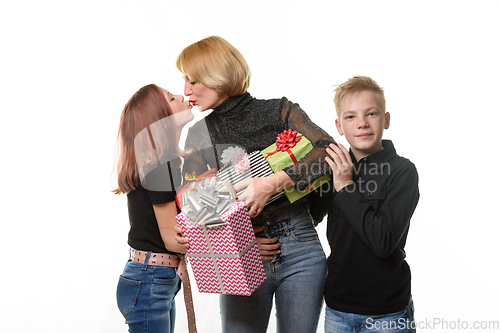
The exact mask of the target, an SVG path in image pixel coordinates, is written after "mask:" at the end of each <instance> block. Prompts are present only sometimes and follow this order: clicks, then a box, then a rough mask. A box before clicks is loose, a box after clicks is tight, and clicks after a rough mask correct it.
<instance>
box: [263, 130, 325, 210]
mask: <svg viewBox="0 0 500 333" xmlns="http://www.w3.org/2000/svg"><path fill="white" fill-rule="evenodd" d="M312 149H313V145H312V143H311V141H309V140H307V138H306V137H305V136H303V135H301V134H300V133H297V132H296V131H292V130H291V129H289V130H285V131H283V133H281V134H280V135H278V137H277V138H276V143H273V144H272V145H270V146H269V147H267V148H266V149H264V150H262V151H261V153H262V155H263V156H264V158H265V159H266V161H267V163H269V165H270V166H271V169H273V171H274V172H275V173H276V172H278V171H280V170H282V169H283V168H286V167H287V166H290V165H293V164H295V163H297V161H298V160H300V159H301V158H302V157H304V156H305V155H306V154H307V153H308V152H310V151H311V150H312ZM328 181H330V176H328V175H323V176H321V177H319V178H318V179H316V180H315V181H314V182H313V183H312V184H310V185H308V186H307V187H306V189H305V190H304V191H302V192H299V191H297V190H295V189H294V188H293V186H290V187H288V188H286V189H285V195H286V197H287V198H288V200H289V201H290V202H291V203H293V202H295V201H297V200H299V199H300V198H302V197H303V196H305V195H307V194H308V193H311V192H312V191H314V190H315V189H317V188H318V187H320V186H321V185H323V184H324V183H327V182H328Z"/></svg>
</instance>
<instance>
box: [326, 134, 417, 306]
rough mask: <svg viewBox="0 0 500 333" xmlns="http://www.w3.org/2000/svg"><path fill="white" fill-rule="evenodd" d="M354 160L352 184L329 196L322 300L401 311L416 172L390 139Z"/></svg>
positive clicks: (405, 291)
mask: <svg viewBox="0 0 500 333" xmlns="http://www.w3.org/2000/svg"><path fill="white" fill-rule="evenodd" d="M382 145H383V147H384V149H383V150H381V151H379V152H377V153H375V154H373V155H371V156H368V157H366V158H363V159H361V160H360V161H359V162H356V159H355V158H354V156H353V154H352V152H351V158H352V160H353V164H354V176H353V181H354V184H352V185H348V186H346V187H344V188H342V189H341V190H340V191H339V192H338V193H336V194H334V196H333V198H331V200H330V203H331V204H330V207H329V211H328V226H327V236H328V242H329V244H330V248H331V254H330V256H329V258H328V278H327V282H326V288H325V301H326V304H327V305H328V307H330V308H332V309H334V310H337V311H342V312H348V313H356V314H361V315H379V314H388V313H393V312H397V311H401V310H403V309H404V308H405V307H406V306H407V305H408V302H409V299H410V294H411V273H410V267H409V266H408V264H407V262H406V261H405V257H406V253H405V250H404V247H405V244H406V237H407V235H408V228H409V226H410V218H411V216H412V215H413V212H414V210H415V207H416V206H417V202H418V199H419V190H418V174H417V170H416V168H415V166H414V165H413V163H411V162H410V161H409V160H407V159H405V158H403V157H400V156H398V155H397V154H396V150H395V149H394V146H393V145H392V142H391V141H388V140H383V141H382Z"/></svg>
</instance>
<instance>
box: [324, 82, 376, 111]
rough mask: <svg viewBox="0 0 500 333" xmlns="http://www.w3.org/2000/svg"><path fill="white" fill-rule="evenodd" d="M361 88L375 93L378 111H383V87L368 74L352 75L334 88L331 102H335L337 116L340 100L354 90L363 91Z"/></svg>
mask: <svg viewBox="0 0 500 333" xmlns="http://www.w3.org/2000/svg"><path fill="white" fill-rule="evenodd" d="M363 90H371V91H373V92H374V93H375V95H377V98H378V101H379V104H380V105H379V106H380V109H381V110H380V111H382V112H384V113H385V95H384V89H383V88H382V87H380V86H379V85H378V83H377V82H375V80H374V79H372V78H371V77H368V76H354V77H353V78H350V79H349V80H347V81H346V82H344V83H342V84H339V85H338V86H337V87H336V88H335V90H334V91H333V92H334V93H335V97H334V98H333V102H334V103H335V110H336V111H337V116H338V117H340V103H341V102H342V100H343V99H344V98H345V97H346V96H347V95H350V94H353V93H355V92H359V91H363Z"/></svg>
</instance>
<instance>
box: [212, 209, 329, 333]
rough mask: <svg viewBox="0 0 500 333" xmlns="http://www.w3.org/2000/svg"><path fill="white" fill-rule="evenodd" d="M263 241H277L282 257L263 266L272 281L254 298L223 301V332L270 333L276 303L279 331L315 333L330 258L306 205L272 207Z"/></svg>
mask: <svg viewBox="0 0 500 333" xmlns="http://www.w3.org/2000/svg"><path fill="white" fill-rule="evenodd" d="M263 214H264V218H265V220H267V221H269V222H272V223H271V224H269V225H268V226H267V227H266V229H265V231H264V232H263V234H265V235H264V237H268V238H274V237H277V238H278V242H279V243H280V244H281V253H280V254H278V255H275V256H273V259H272V260H265V261H264V268H265V270H266V275H267V279H266V281H264V283H263V284H262V285H260V286H259V288H257V289H256V290H255V291H254V292H253V294H252V295H251V296H235V295H221V296H220V311H221V316H222V331H223V332H224V333H235V332H238V333H260V332H262V333H263V332H266V330H267V327H268V324H269V317H270V314H271V309H272V306H273V299H275V305H276V325H277V329H276V332H278V333H291V332H294V333H295V332H308V333H309V332H316V329H317V326H318V321H319V316H320V313H321V307H322V304H323V291H324V285H325V280H326V274H327V264H326V257H325V253H324V251H323V248H322V247H321V243H320V241H319V238H318V234H317V232H316V230H315V228H314V225H313V222H312V219H311V215H310V214H309V208H308V206H307V204H306V202H305V201H304V200H301V201H300V202H297V203H295V204H293V205H290V203H287V202H284V203H279V204H275V205H272V206H270V207H267V208H266V209H265V210H264V212H263Z"/></svg>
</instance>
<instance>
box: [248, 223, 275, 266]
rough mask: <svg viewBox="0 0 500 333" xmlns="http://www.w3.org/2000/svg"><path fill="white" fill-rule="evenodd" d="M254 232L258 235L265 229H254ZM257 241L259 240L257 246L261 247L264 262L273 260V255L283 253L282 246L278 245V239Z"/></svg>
mask: <svg viewBox="0 0 500 333" xmlns="http://www.w3.org/2000/svg"><path fill="white" fill-rule="evenodd" d="M253 230H254V232H255V233H258V232H260V231H262V230H264V227H263V226H262V227H254V228H253ZM255 239H256V240H257V246H258V247H259V252H260V257H261V258H262V260H271V259H273V255H275V254H278V253H281V250H280V247H281V244H280V243H278V238H276V237H275V238H263V237H255Z"/></svg>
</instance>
